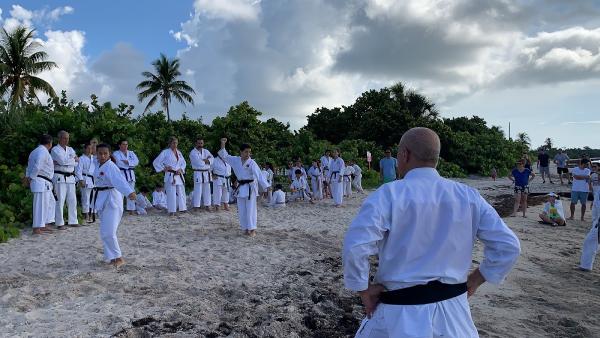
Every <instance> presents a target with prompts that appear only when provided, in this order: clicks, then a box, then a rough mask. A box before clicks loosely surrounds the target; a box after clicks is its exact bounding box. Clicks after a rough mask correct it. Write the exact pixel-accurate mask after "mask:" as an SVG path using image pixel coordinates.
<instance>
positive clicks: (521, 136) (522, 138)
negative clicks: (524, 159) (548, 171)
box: [517, 132, 531, 149]
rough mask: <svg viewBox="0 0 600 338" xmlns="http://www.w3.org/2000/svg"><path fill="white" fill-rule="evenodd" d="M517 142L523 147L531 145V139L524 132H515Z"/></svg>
mask: <svg viewBox="0 0 600 338" xmlns="http://www.w3.org/2000/svg"><path fill="white" fill-rule="evenodd" d="M517 142H519V143H520V144H522V145H523V148H524V149H529V146H531V139H530V138H529V135H527V133H525V132H523V133H518V134H517Z"/></svg>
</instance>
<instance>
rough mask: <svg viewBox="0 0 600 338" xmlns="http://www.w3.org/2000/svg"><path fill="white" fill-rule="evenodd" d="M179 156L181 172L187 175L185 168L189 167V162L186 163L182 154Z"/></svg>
mask: <svg viewBox="0 0 600 338" xmlns="http://www.w3.org/2000/svg"><path fill="white" fill-rule="evenodd" d="M178 151H179V150H178ZM179 155H180V156H179V166H180V167H181V171H183V173H184V174H185V167H186V166H187V162H186V161H185V157H183V154H181V152H179Z"/></svg>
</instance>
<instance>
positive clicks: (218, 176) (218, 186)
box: [212, 155, 231, 211]
mask: <svg viewBox="0 0 600 338" xmlns="http://www.w3.org/2000/svg"><path fill="white" fill-rule="evenodd" d="M212 173H213V196H212V200H213V205H214V207H215V210H217V211H218V210H219V207H220V206H221V205H222V206H223V209H224V210H229V193H230V192H231V165H229V163H227V162H225V160H224V159H223V158H222V157H221V156H219V155H217V157H216V158H215V159H214V161H213V163H212Z"/></svg>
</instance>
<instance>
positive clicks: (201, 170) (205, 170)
mask: <svg viewBox="0 0 600 338" xmlns="http://www.w3.org/2000/svg"><path fill="white" fill-rule="evenodd" d="M192 170H194V171H199V172H201V173H205V172H208V182H210V181H211V180H212V178H211V177H210V171H209V169H192ZM202 183H206V182H205V179H204V174H202Z"/></svg>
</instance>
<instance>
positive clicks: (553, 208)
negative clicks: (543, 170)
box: [540, 192, 567, 226]
mask: <svg viewBox="0 0 600 338" xmlns="http://www.w3.org/2000/svg"><path fill="white" fill-rule="evenodd" d="M540 218H541V219H542V222H541V223H545V224H551V225H552V226H559V225H561V226H565V225H567V223H566V222H565V212H564V210H563V206H562V202H561V201H560V200H559V199H558V195H556V194H555V193H553V192H551V193H549V194H548V200H547V201H546V203H544V210H543V211H542V213H541V214H540Z"/></svg>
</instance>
